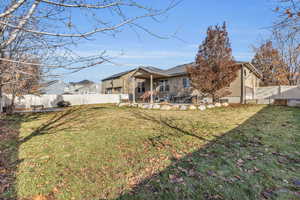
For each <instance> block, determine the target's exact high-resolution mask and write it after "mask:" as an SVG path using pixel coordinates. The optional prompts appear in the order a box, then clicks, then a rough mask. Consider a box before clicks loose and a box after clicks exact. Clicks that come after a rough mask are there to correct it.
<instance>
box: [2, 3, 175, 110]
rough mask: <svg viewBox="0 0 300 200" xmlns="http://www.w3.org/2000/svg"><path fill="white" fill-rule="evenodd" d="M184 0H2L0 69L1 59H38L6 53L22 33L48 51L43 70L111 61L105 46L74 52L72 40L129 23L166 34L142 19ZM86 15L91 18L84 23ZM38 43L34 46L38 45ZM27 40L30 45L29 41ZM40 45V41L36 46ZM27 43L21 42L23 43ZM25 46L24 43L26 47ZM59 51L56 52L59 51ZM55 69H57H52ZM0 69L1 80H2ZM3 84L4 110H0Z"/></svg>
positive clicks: (152, 17) (112, 31)
mask: <svg viewBox="0 0 300 200" xmlns="http://www.w3.org/2000/svg"><path fill="white" fill-rule="evenodd" d="M179 1H180V0H168V1H167V6H166V7H164V8H154V7H152V6H151V3H146V1H145V2H144V3H139V2H138V1H134V0H97V1H90V0H76V1H75V0H2V1H1V2H0V66H1V68H2V69H1V70H0V73H3V71H6V69H5V67H6V66H7V65H3V64H1V62H2V63H3V62H11V63H15V64H16V63H18V64H22V65H24V66H30V65H33V64H34V65H36V63H29V62H27V61H24V60H18V59H17V60H15V59H14V58H13V57H8V56H7V55H6V54H7V51H9V49H10V46H12V45H13V44H14V43H15V42H16V41H18V40H19V38H22V37H24V35H25V36H26V37H30V38H34V41H35V42H34V43H33V44H34V45H33V46H32V47H31V48H30V49H31V51H32V50H35V51H36V52H35V54H39V55H42V54H46V55H51V56H42V59H41V60H40V61H41V63H39V65H40V66H41V68H42V70H43V72H44V73H45V72H48V73H49V74H50V71H53V70H56V69H58V68H62V69H65V70H66V71H71V72H77V71H79V70H81V69H84V68H87V67H91V66H95V65H99V64H102V63H104V62H110V60H111V57H109V55H106V53H105V51H103V52H101V53H99V54H97V55H93V56H89V57H81V56H78V55H76V54H74V53H73V52H72V51H71V50H70V49H71V48H69V47H70V45H75V44H78V42H79V41H80V40H82V39H84V40H91V39H93V36H95V35H96V34H98V35H99V34H106V35H111V36H114V35H115V34H117V33H119V32H121V31H122V30H124V28H131V29H133V30H134V31H137V30H142V31H144V32H146V33H148V34H150V35H152V36H155V37H159V38H162V37H161V36H160V35H157V34H155V33H153V32H152V31H151V30H150V29H148V28H147V27H146V26H144V25H143V23H142V20H144V19H146V18H148V19H150V20H153V21H155V22H157V21H159V17H160V16H163V15H164V14H165V13H167V12H168V11H169V10H170V9H172V8H173V7H174V6H176V5H177V4H178V3H179ZM82 21H86V22H87V23H85V24H84V26H82ZM35 45H36V46H35ZM25 46H26V45H25ZM38 46H40V47H38ZM22 48H23V47H22ZM24 48H26V47H24ZM57 54H58V56H54V55H57ZM52 75H53V74H52ZM1 82H2V80H1V74H0V86H1ZM1 94H2V92H1V87H0V112H1V108H2V106H1V102H2V101H1Z"/></svg>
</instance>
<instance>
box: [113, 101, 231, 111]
mask: <svg viewBox="0 0 300 200" xmlns="http://www.w3.org/2000/svg"><path fill="white" fill-rule="evenodd" d="M117 106H118V107H134V108H141V109H147V110H181V111H185V110H200V111H203V110H206V109H211V108H218V107H228V106H229V104H228V103H215V104H207V105H205V104H201V105H194V104H158V103H154V104H150V103H135V104H132V103H119V104H117Z"/></svg>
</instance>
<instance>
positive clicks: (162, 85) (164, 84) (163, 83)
mask: <svg viewBox="0 0 300 200" xmlns="http://www.w3.org/2000/svg"><path fill="white" fill-rule="evenodd" d="M159 91H160V92H168V91H170V86H169V82H168V80H160V81H159Z"/></svg>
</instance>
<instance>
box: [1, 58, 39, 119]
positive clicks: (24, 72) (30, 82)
mask: <svg viewBox="0 0 300 200" xmlns="http://www.w3.org/2000/svg"><path fill="white" fill-rule="evenodd" d="M22 60H23V61H26V62H30V63H35V64H36V65H23V64H20V63H11V62H9V63H7V64H8V65H10V66H9V68H10V70H9V71H8V72H6V73H5V76H4V86H3V91H4V92H5V93H6V94H10V95H11V103H10V106H8V108H9V109H8V110H7V111H8V112H10V113H11V112H13V111H14V109H15V99H16V97H17V96H19V97H20V96H23V95H25V94H38V93H39V89H40V86H41V77H42V76H41V71H40V69H39V65H38V64H39V61H38V60H37V59H35V58H34V56H30V55H26V57H23V58H22Z"/></svg>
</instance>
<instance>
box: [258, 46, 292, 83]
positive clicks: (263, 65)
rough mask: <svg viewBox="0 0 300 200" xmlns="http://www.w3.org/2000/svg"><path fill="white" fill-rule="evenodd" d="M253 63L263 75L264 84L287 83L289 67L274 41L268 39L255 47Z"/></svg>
mask: <svg viewBox="0 0 300 200" xmlns="http://www.w3.org/2000/svg"><path fill="white" fill-rule="evenodd" d="M252 64H253V65H254V66H255V67H256V68H257V69H258V70H259V71H261V73H262V75H263V80H262V85H263V86H271V85H287V84H288V82H289V81H288V68H287V65H286V63H285V62H284V60H283V58H282V57H281V55H280V53H279V51H278V49H276V48H275V47H274V46H273V42H272V41H270V40H268V41H266V42H265V43H263V44H262V45H261V46H260V47H259V48H255V56H254V58H253V59H252Z"/></svg>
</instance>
